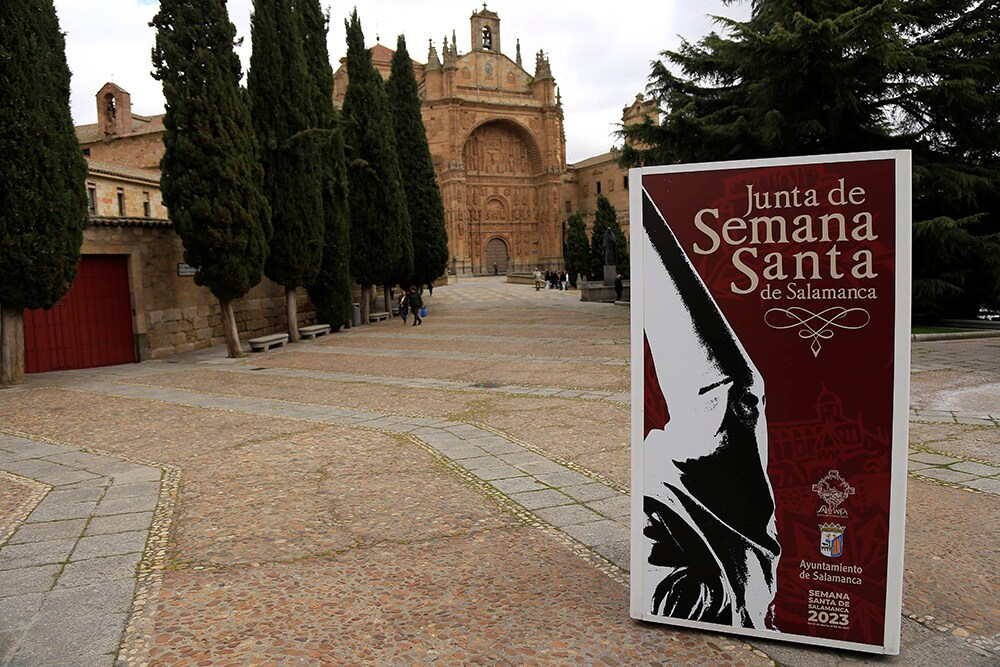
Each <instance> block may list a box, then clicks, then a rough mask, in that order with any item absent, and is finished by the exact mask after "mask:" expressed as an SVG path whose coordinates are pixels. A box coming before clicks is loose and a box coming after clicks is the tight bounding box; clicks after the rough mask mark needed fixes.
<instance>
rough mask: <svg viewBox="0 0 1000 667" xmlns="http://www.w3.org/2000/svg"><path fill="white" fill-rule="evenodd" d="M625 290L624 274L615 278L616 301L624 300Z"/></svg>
mask: <svg viewBox="0 0 1000 667" xmlns="http://www.w3.org/2000/svg"><path fill="white" fill-rule="evenodd" d="M624 290H625V283H623V282H622V274H620V273H619V274H618V275H617V276H615V301H621V300H622V292H623V291H624Z"/></svg>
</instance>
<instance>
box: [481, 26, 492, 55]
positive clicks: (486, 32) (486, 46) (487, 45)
mask: <svg viewBox="0 0 1000 667" xmlns="http://www.w3.org/2000/svg"><path fill="white" fill-rule="evenodd" d="M492 48H493V33H492V32H490V27H489V26H488V25H484V26H483V51H489V50H491V49H492Z"/></svg>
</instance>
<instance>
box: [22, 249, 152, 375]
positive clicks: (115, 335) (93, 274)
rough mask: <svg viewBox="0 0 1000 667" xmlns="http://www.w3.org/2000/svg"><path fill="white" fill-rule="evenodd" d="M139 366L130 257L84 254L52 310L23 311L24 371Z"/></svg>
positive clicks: (36, 371)
mask: <svg viewBox="0 0 1000 667" xmlns="http://www.w3.org/2000/svg"><path fill="white" fill-rule="evenodd" d="M133 362H135V342H134V338H133V334H132V304H131V298H130V296H129V288H128V258H127V257H125V256H124V255H85V256H84V257H83V258H81V260H80V266H79V268H78V269H77V273H76V280H75V281H74V282H73V287H71V288H70V290H69V292H67V293H66V295H65V296H64V297H63V298H62V299H61V300H60V301H59V303H57V304H56V305H55V306H54V307H53V308H52V309H51V310H25V311H24V370H25V372H26V373H42V372H45V371H61V370H69V369H73V368H92V367H94V366H111V365H114V364H128V363H133Z"/></svg>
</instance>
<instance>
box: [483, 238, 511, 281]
mask: <svg viewBox="0 0 1000 667" xmlns="http://www.w3.org/2000/svg"><path fill="white" fill-rule="evenodd" d="M494 267H496V272H497V273H507V269H508V268H509V267H510V251H509V250H508V249H507V242H506V241H504V240H503V239H502V238H500V237H497V236H494V237H493V238H491V239H490V240H489V242H487V244H486V266H484V267H483V269H484V270H485V272H486V273H493V270H494Z"/></svg>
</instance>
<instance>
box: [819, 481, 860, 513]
mask: <svg viewBox="0 0 1000 667" xmlns="http://www.w3.org/2000/svg"><path fill="white" fill-rule="evenodd" d="M812 490H813V491H815V492H816V494H817V495H818V496H819V497H820V498H821V499H822V500H823V503H824V504H823V506H822V507H820V508H819V511H817V512H816V514H817V515H819V516H836V517H846V516H847V510H846V509H845V508H843V507H841V506H840V505H841V504H842V503H843V502H844V501H845V500H847V498H848V497H849V496H853V495H854V487H853V486H851V485H850V484H848V483H847V480H846V479H844V478H843V477H841V476H840V471H839V470H831V471H830V472H828V473H826V476H825V477H824V478H823V479H821V480H819V481H818V482H817V483H815V484H813V485H812Z"/></svg>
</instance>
